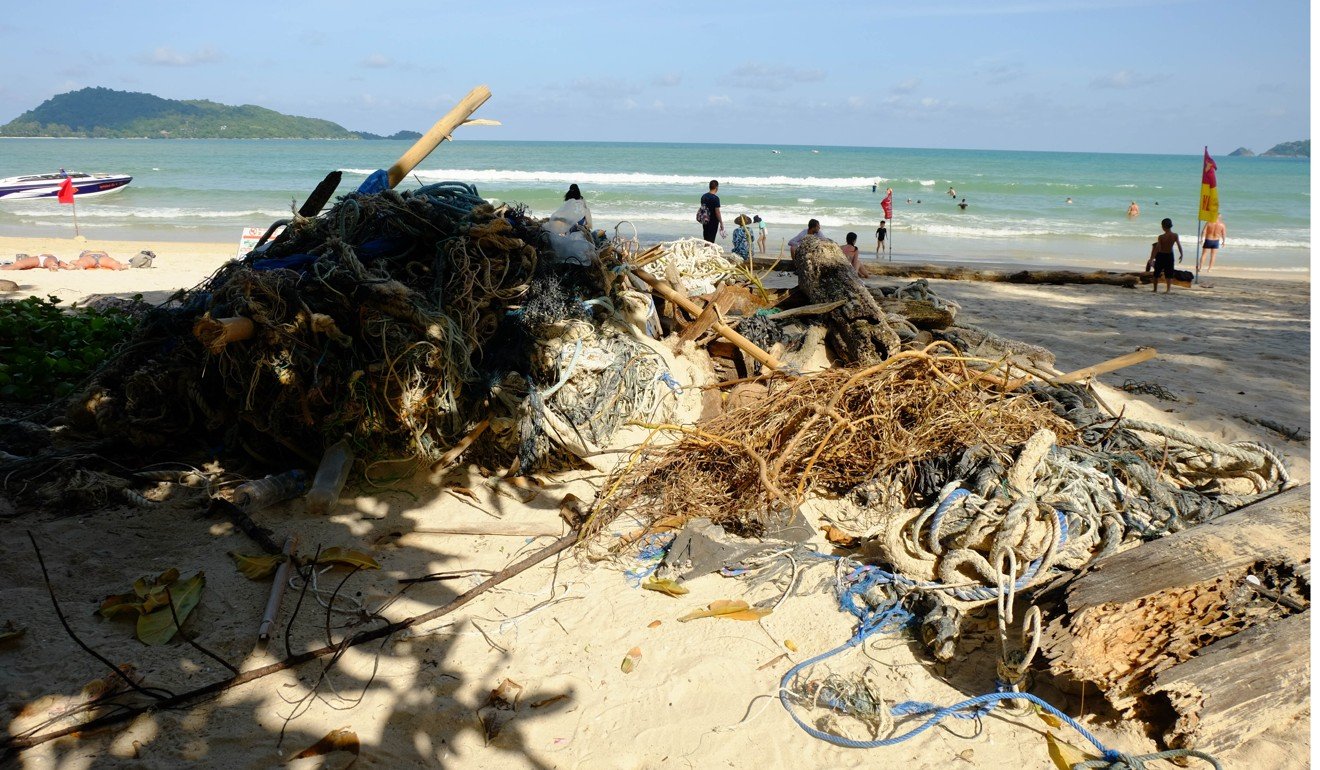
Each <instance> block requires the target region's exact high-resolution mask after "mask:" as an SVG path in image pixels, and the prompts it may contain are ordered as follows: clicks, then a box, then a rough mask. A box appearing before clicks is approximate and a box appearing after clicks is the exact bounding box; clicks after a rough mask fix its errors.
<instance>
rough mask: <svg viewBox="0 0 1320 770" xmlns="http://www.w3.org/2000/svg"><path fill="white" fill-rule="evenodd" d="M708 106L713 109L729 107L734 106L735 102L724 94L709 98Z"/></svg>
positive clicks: (707, 100) (707, 98) (707, 99)
mask: <svg viewBox="0 0 1320 770" xmlns="http://www.w3.org/2000/svg"><path fill="white" fill-rule="evenodd" d="M706 104H709V105H710V106H712V107H727V106H729V105H730V104H733V100H732V99H730V98H729V97H727V96H725V95H723V94H719V95H715V96H707V97H706Z"/></svg>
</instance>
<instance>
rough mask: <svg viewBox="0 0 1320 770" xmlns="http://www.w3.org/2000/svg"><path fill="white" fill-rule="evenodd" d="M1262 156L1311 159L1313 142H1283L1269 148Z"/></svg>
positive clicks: (1305, 140)
mask: <svg viewBox="0 0 1320 770" xmlns="http://www.w3.org/2000/svg"><path fill="white" fill-rule="evenodd" d="M1261 155H1267V156H1273V157H1283V158H1309V157H1311V140H1310V139H1303V140H1301V141H1299V142H1282V143H1280V144H1276V145H1274V146H1273V147H1271V148H1269V149H1268V150H1266V151H1265V152H1262V153H1261Z"/></svg>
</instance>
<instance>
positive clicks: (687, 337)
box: [678, 286, 738, 344]
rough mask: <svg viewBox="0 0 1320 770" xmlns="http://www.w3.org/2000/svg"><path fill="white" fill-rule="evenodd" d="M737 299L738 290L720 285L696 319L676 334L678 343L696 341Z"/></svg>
mask: <svg viewBox="0 0 1320 770" xmlns="http://www.w3.org/2000/svg"><path fill="white" fill-rule="evenodd" d="M737 299H738V292H737V291H736V290H735V289H734V287H733V286H721V287H719V289H717V290H716V291H715V296H714V297H712V298H711V300H710V302H707V303H706V307H705V308H703V309H702V311H701V313H700V314H699V315H698V316H697V320H695V321H693V322H692V323H690V324H688V325H687V326H685V327H683V331H681V332H679V334H678V341H679V343H680V344H681V343H684V342H696V340H697V338H699V337H700V336H701V335H703V334H705V333H706V332H708V331H710V327H711V326H713V325H714V324H715V322H716V321H719V320H721V318H722V316H723V314H724V313H727V312H729V308H731V307H733V303H734V302H736V301H737Z"/></svg>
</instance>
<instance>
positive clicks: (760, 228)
mask: <svg viewBox="0 0 1320 770" xmlns="http://www.w3.org/2000/svg"><path fill="white" fill-rule="evenodd" d="M752 221H753V222H755V223H756V245H757V246H760V247H761V253H762V254H764V253H765V220H764V219H761V215H760V214H757V215H756V216H754V217H752Z"/></svg>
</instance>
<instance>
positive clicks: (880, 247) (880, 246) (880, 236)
mask: <svg viewBox="0 0 1320 770" xmlns="http://www.w3.org/2000/svg"><path fill="white" fill-rule="evenodd" d="M888 234H889V231H888V230H886V229H885V220H883V219H882V220H880V226H879V227H877V228H876V229H875V258H876V259H879V258H880V255H881V254H883V253H884V250H885V236H886V235H888Z"/></svg>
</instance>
